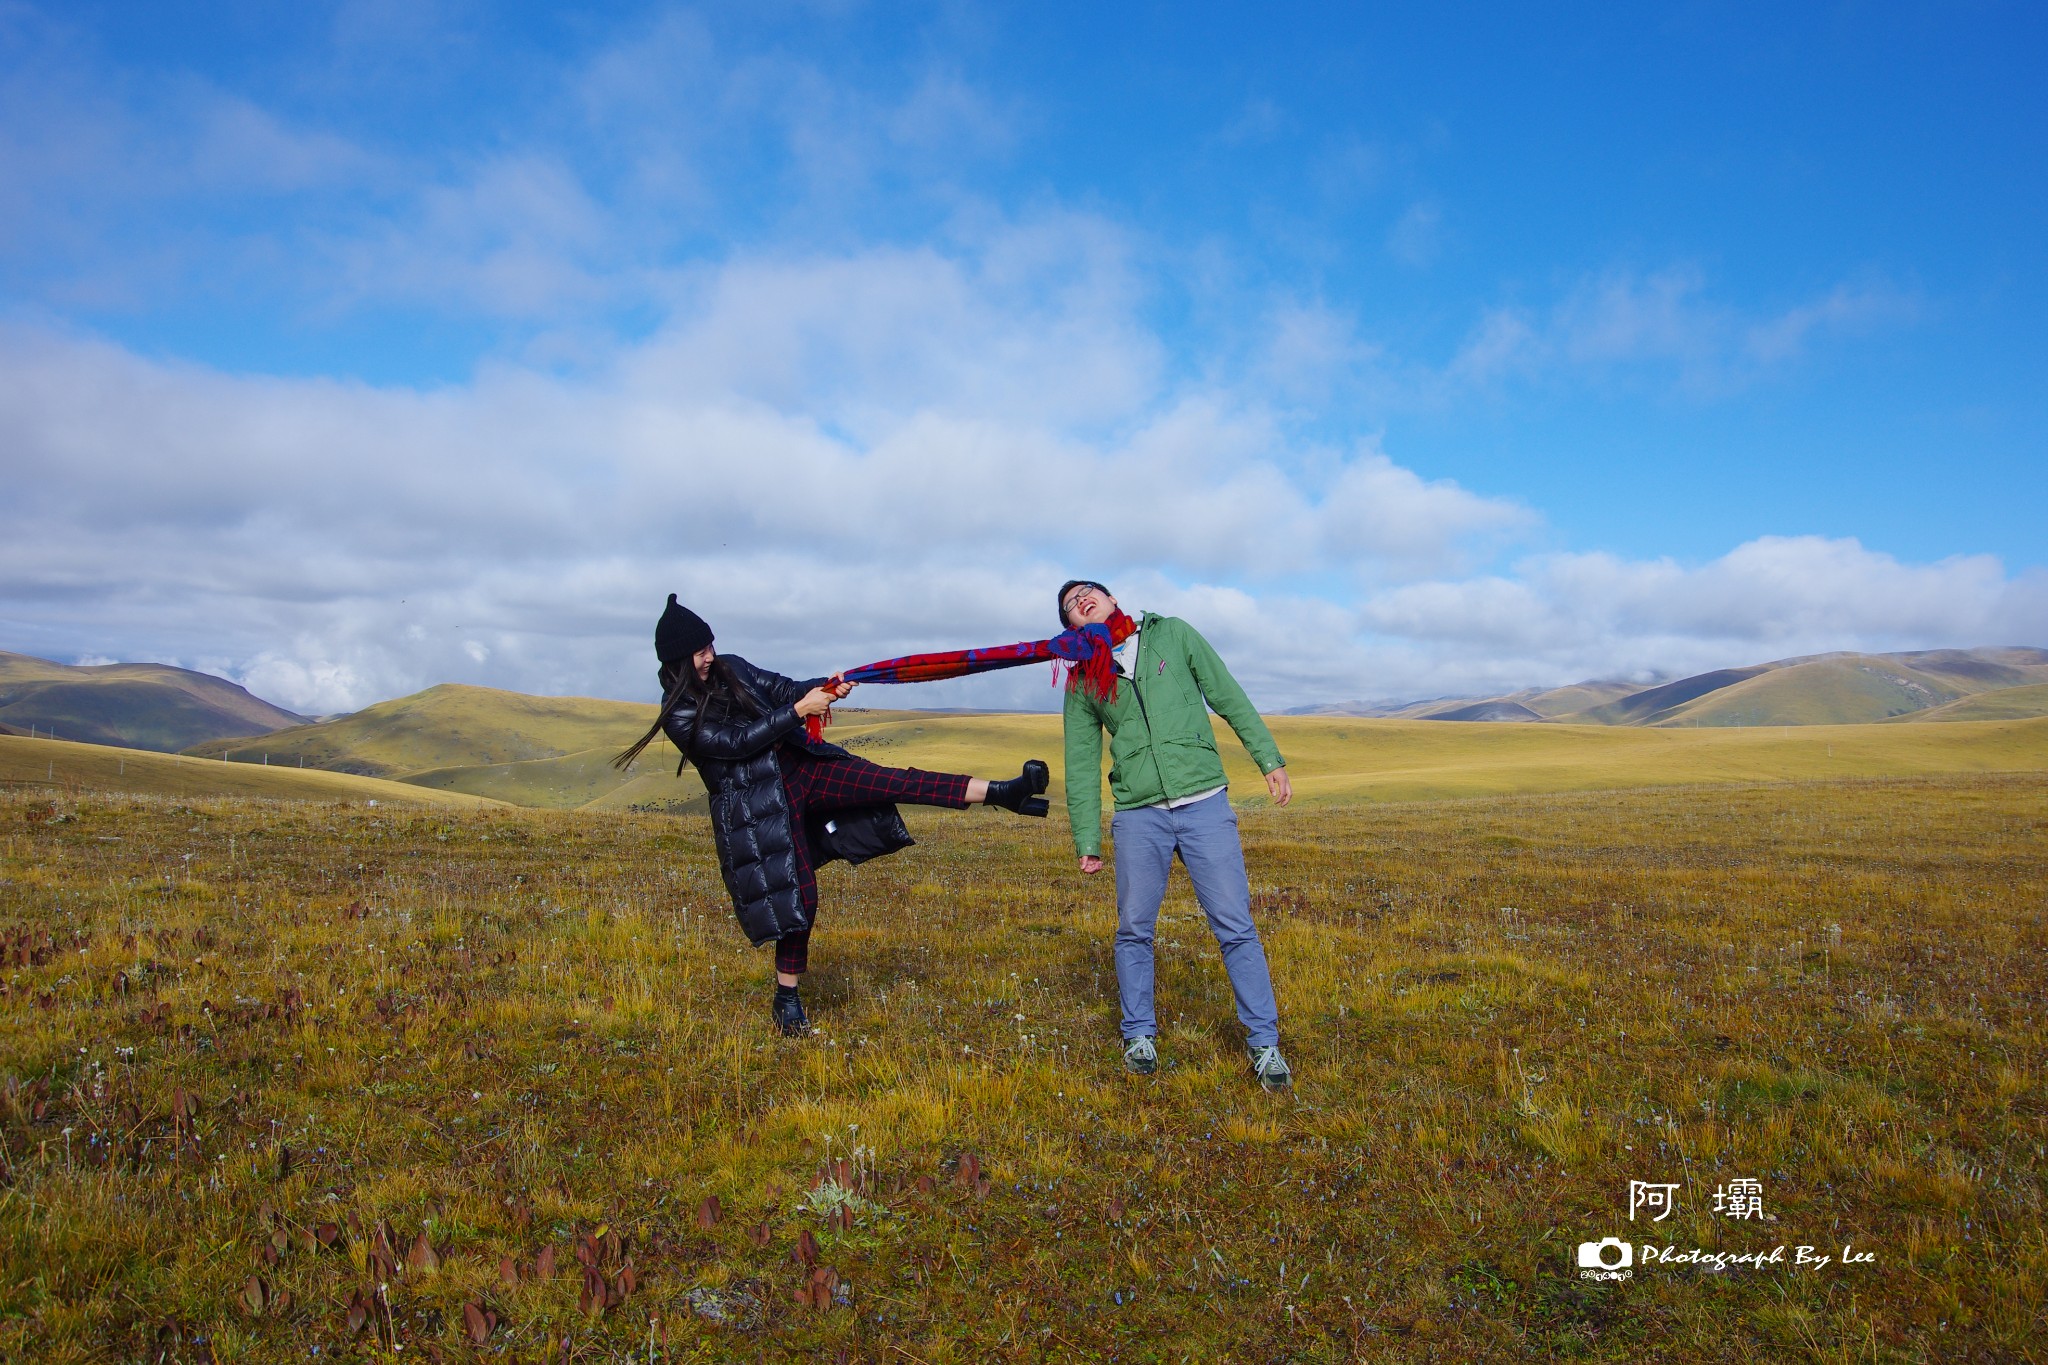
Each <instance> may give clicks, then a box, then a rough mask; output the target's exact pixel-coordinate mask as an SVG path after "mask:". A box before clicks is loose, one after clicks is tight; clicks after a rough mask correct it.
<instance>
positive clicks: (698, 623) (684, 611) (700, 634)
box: [654, 593, 711, 664]
mask: <svg viewBox="0 0 2048 1365" xmlns="http://www.w3.org/2000/svg"><path fill="white" fill-rule="evenodd" d="M710 643H711V627H710V626H708V625H706V624H705V623H704V618H703V617H701V616H699V615H698V614H697V613H696V612H694V611H691V610H690V609H689V608H688V607H686V606H684V605H683V604H682V603H680V602H678V601H676V595H675V594H674V593H670V594H669V595H668V606H666V607H665V608H663V609H662V613H661V620H660V621H658V622H656V623H655V627H654V655H655V657H656V658H658V659H660V660H661V661H662V662H663V663H665V664H674V663H681V662H682V661H683V660H685V659H687V658H689V657H690V656H691V655H692V654H695V653H696V652H697V651H698V650H700V649H702V648H704V646H706V645H708V644H710Z"/></svg>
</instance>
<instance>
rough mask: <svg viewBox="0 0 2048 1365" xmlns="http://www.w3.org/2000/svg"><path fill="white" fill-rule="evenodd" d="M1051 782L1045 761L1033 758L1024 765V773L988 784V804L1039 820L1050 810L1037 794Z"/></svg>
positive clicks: (1050, 774) (1042, 798)
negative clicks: (1032, 816)
mask: <svg viewBox="0 0 2048 1365" xmlns="http://www.w3.org/2000/svg"><path fill="white" fill-rule="evenodd" d="M1051 781H1052V769H1050V768H1048V767H1046V766H1045V760H1043V759H1038V758H1034V759H1032V760H1031V761H1030V762H1028V763H1026V764H1025V765H1024V771H1023V772H1021V773H1019V774H1017V775H1016V776H1015V777H1006V778H1004V779H1003V780H1002V781H1000V782H991V783H989V784H988V803H989V804H990V805H991V806H1001V807H1002V808H1003V809H1004V810H1013V811H1015V812H1017V814H1019V815H1035V816H1038V817H1039V818H1040V819H1043V818H1044V817H1045V813H1046V811H1047V810H1049V809H1050V807H1049V806H1047V805H1046V802H1045V798H1044V797H1042V796H1040V795H1039V793H1040V792H1042V791H1044V790H1045V789H1046V787H1047V785H1048V784H1050V783H1051Z"/></svg>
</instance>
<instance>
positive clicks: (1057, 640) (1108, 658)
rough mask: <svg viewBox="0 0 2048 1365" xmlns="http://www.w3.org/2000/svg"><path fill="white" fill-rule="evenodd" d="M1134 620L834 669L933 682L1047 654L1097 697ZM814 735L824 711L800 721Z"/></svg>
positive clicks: (863, 678) (1111, 683)
mask: <svg viewBox="0 0 2048 1365" xmlns="http://www.w3.org/2000/svg"><path fill="white" fill-rule="evenodd" d="M1137 629H1138V623H1137V622H1136V621H1133V620H1132V619H1131V618H1130V617H1128V616H1126V615H1125V614H1124V613H1123V612H1122V611H1121V610H1118V611H1116V612H1113V613H1111V615H1110V618H1109V619H1108V620H1107V621H1102V622H1098V623H1095V624H1092V625H1086V626H1082V627H1081V628H1080V629H1078V630H1068V631H1062V632H1060V633H1059V634H1058V635H1055V636H1053V637H1052V638H1051V639H1049V640H1022V641H1019V642H1018V643H1016V644H1014V645H990V646H988V647H987V648H985V649H950V650H943V651H941V652H939V653H936V654H906V655H904V656H903V657H902V658H900V659H883V660H881V661H879V662H877V663H871V664H862V665H861V666H860V667H858V668H849V669H847V670H846V672H844V673H842V674H840V676H841V677H843V678H845V679H846V681H848V682H857V683H914V682H936V681H938V680H939V679H941V678H964V677H966V676H967V675H968V674H970V673H988V672H991V671H993V670H995V669H998V668H1017V667H1020V666H1022V665H1024V664H1032V663H1038V662H1041V661H1042V660H1046V659H1052V660H1057V661H1058V662H1059V663H1064V664H1065V665H1066V666H1067V686H1068V687H1069V688H1074V687H1079V688H1082V689H1083V690H1085V691H1086V692H1087V694H1088V695H1089V696H1091V697H1093V698H1095V699H1096V700H1097V701H1114V700H1116V660H1115V659H1114V657H1113V655H1114V654H1115V652H1116V647H1117V646H1118V645H1120V644H1122V643H1123V642H1124V641H1126V640H1128V639H1130V638H1131V636H1132V635H1133V634H1134V633H1136V631H1137ZM806 724H807V725H808V726H809V729H810V732H811V738H813V739H816V738H818V736H819V733H820V732H821V731H822V730H823V729H824V726H825V724H826V717H825V716H812V717H811V718H810V719H809V721H807V722H806Z"/></svg>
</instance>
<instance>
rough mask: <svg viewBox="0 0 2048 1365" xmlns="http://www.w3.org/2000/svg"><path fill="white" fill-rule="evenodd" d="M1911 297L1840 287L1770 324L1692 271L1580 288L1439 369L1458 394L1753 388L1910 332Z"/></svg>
mask: <svg viewBox="0 0 2048 1365" xmlns="http://www.w3.org/2000/svg"><path fill="white" fill-rule="evenodd" d="M1916 312H1917V307H1916V305H1915V303H1914V301H1913V298H1912V296H1911V295H1910V294H1908V293H1906V292H1905V291H1903V290H1900V289H1898V288H1896V287H1894V286H1892V285H1890V284H1887V283H1884V282H1882V281H1878V282H1874V283H1867V284H1862V285H1849V284H1838V285H1836V286H1834V287H1833V288H1832V289H1830V290H1829V291H1828V292H1827V293H1825V294H1823V295H1821V296H1820V297H1819V298H1816V299H1810V300H1807V301H1805V302H1802V303H1797V304H1794V305H1792V306H1791V307H1789V308H1785V309H1783V310H1780V311H1778V312H1775V313H1764V314H1756V313H1745V312H1744V311H1742V310H1740V309H1738V308H1736V307H1734V306H1733V305H1731V304H1728V303H1725V302H1722V301H1720V300H1718V299H1716V298H1714V297H1713V296H1711V295H1710V293H1709V292H1708V282H1707V278H1706V275H1705V273H1704V272H1703V271H1701V270H1700V269H1699V268H1698V267H1696V266H1691V265H1674V266H1670V267H1668V268H1666V269H1663V270H1659V271H1654V272H1652V273H1650V274H1648V275H1644V274H1641V273H1639V272H1636V271H1631V270H1612V271H1607V272H1605V273H1602V274H1599V275H1596V276H1590V277H1587V278H1584V279H1581V280H1580V281H1578V282H1577V283H1576V284H1574V285H1572V286H1571V287H1570V288H1569V289H1567V290H1566V291H1565V292H1564V294H1563V295H1562V296H1561V297H1560V298H1559V299H1558V301H1557V302H1556V303H1555V304H1554V305H1552V306H1551V307H1550V308H1548V309H1547V310H1539V309H1532V308H1529V307H1526V306H1513V307H1501V308H1495V309H1489V310H1487V311H1486V312H1485V313H1483V314H1482V315H1481V317H1480V319H1479V322H1478V323H1477V324H1476V325H1475V326H1474V328H1473V329H1472V331H1471V333H1470V334H1469V335H1468V336H1467V338H1466V341H1465V343H1464V344H1463V345H1462V346H1461V347H1460V348H1459V350H1458V352H1457V354H1456V355H1455V356H1454V357H1453V358H1452V359H1451V361H1450V363H1449V364H1447V365H1446V366H1445V367H1444V369H1443V379H1444V380H1446V381H1449V383H1450V384H1451V385H1452V386H1453V387H1455V386H1457V385H1471V384H1477V385H1486V384H1490V383H1493V382H1496V381H1499V380H1502V379H1505V378H1509V377H1516V378H1523V379H1528V378H1534V377H1538V376H1542V375H1556V374H1563V373H1580V374H1591V375H1603V374H1614V373H1621V372H1646V373H1662V374H1667V375H1670V376H1672V377H1673V378H1675V379H1676V381H1677V383H1678V384H1679V385H1680V387H1682V388H1684V389H1687V390H1690V391H1692V392H1694V393H1698V394H1716V393H1721V392H1724V391H1727V390H1729V389H1733V388H1737V387H1740V386H1742V385H1744V384H1748V383H1752V382H1754V381H1755V380H1757V379H1758V378H1760V377H1762V376H1763V375H1765V374H1768V373H1770V372H1772V371H1774V370H1777V369H1780V368H1782V367H1784V366H1785V365H1787V364H1790V363H1792V362H1794V361H1796V360H1797V359H1798V358H1799V357H1800V356H1801V355H1802V354H1803V353H1804V351H1805V349H1806V347H1807V345H1808V343H1809V342H1810V340H1811V339H1812V338H1814V337H1815V336H1818V335H1821V334H1823V333H1830V332H1831V333H1836V334H1841V335H1854V334H1857V333H1862V332H1867V331H1870V330H1873V329H1875V328H1878V327H1882V326H1887V325H1897V324H1900V323H1904V322H1907V321H1910V320H1911V319H1912V318H1913V317H1914V316H1915V314H1916Z"/></svg>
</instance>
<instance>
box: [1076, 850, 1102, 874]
mask: <svg viewBox="0 0 2048 1365" xmlns="http://www.w3.org/2000/svg"><path fill="white" fill-rule="evenodd" d="M1081 870H1082V871H1083V872H1086V873H1087V874H1088V875H1090V876H1091V877H1092V876H1094V875H1095V874H1096V873H1097V872H1100V871H1102V859H1100V858H1098V857H1096V856H1095V855H1094V854H1093V853H1084V854H1083V855H1081Z"/></svg>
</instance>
